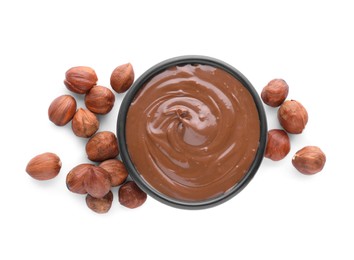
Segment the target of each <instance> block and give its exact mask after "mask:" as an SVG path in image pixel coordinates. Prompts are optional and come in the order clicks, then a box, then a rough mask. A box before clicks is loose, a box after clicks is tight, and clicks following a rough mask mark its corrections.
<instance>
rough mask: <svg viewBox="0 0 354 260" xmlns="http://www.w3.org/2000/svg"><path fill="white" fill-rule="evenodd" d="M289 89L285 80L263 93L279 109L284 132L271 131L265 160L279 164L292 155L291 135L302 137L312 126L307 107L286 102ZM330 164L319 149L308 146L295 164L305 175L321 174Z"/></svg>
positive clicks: (297, 103)
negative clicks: (310, 125) (326, 164)
mask: <svg viewBox="0 0 354 260" xmlns="http://www.w3.org/2000/svg"><path fill="white" fill-rule="evenodd" d="M288 93H289V85H288V84H287V83H286V82H285V80H283V79H273V80H271V81H270V82H269V83H268V84H267V85H266V86H265V87H264V88H263V90H262V93H261V98H262V100H263V102H264V103H265V104H267V105H269V106H271V107H279V106H280V107H279V109H278V120H279V123H280V125H281V126H282V127H283V129H284V130H283V129H272V130H270V131H268V141H267V146H266V151H265V155H264V156H265V157H266V158H269V159H271V160H273V161H279V160H281V159H283V158H285V157H286V155H287V154H288V153H289V152H290V138H289V136H288V134H287V133H289V134H301V133H302V132H303V130H304V129H305V126H306V124H307V122H308V113H307V110H306V109H305V107H304V106H303V105H302V104H301V103H300V102H299V101H296V100H286V98H287V96H288ZM325 163H326V156H325V154H324V153H323V152H322V150H321V149H320V148H318V147H316V146H306V147H304V148H302V149H301V150H299V151H297V152H296V154H295V155H294V156H293V159H292V164H293V165H294V167H295V168H296V169H297V170H298V171H299V172H301V173H303V174H315V173H317V172H320V171H321V170H322V169H323V167H324V165H325Z"/></svg>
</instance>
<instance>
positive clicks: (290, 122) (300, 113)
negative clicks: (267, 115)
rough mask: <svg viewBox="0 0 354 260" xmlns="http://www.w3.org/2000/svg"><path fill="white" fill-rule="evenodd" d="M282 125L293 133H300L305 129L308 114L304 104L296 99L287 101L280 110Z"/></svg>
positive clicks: (279, 115)
mask: <svg viewBox="0 0 354 260" xmlns="http://www.w3.org/2000/svg"><path fill="white" fill-rule="evenodd" d="M278 119H279V123H280V125H281V126H282V127H283V128H284V129H285V130H286V131H287V132H288V133H291V134H300V133H302V131H303V130H304V128H305V126H306V124H307V121H308V114H307V111H306V109H305V108H304V106H303V105H302V104H301V103H300V102H298V101H296V100H287V101H285V102H284V103H283V104H282V105H281V106H280V108H279V110H278Z"/></svg>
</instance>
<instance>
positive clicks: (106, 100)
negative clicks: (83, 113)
mask: <svg viewBox="0 0 354 260" xmlns="http://www.w3.org/2000/svg"><path fill="white" fill-rule="evenodd" d="M114 101H115V96H114V94H113V92H112V91H111V90H109V89H108V88H106V87H103V86H95V87H93V88H92V89H90V91H89V92H87V94H86V96H85V105H86V107H87V108H88V109H89V110H90V111H91V112H93V113H96V114H101V115H105V114H107V113H108V112H109V111H111V110H112V108H113V105H114Z"/></svg>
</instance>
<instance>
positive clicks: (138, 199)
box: [119, 181, 147, 209]
mask: <svg viewBox="0 0 354 260" xmlns="http://www.w3.org/2000/svg"><path fill="white" fill-rule="evenodd" d="M146 199H147V195H146V193H145V192H143V191H142V190H141V189H140V188H139V187H138V185H136V184H135V182H133V181H128V182H126V183H124V184H123V185H122V186H121V187H120V189H119V203H120V204H121V205H123V206H124V207H127V208H130V209H134V208H137V207H139V206H141V205H143V204H144V202H145V201H146Z"/></svg>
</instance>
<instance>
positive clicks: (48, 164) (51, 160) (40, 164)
mask: <svg viewBox="0 0 354 260" xmlns="http://www.w3.org/2000/svg"><path fill="white" fill-rule="evenodd" d="M60 169H61V161H60V158H59V156H58V155H56V154H54V153H43V154H39V155H37V156H35V157H33V158H32V159H31V160H30V161H29V162H28V164H27V167H26V172H27V173H28V174H29V175H30V176H31V177H32V178H34V179H36V180H40V181H43V180H50V179H53V178H54V177H55V176H57V175H58V173H59V171H60Z"/></svg>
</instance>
